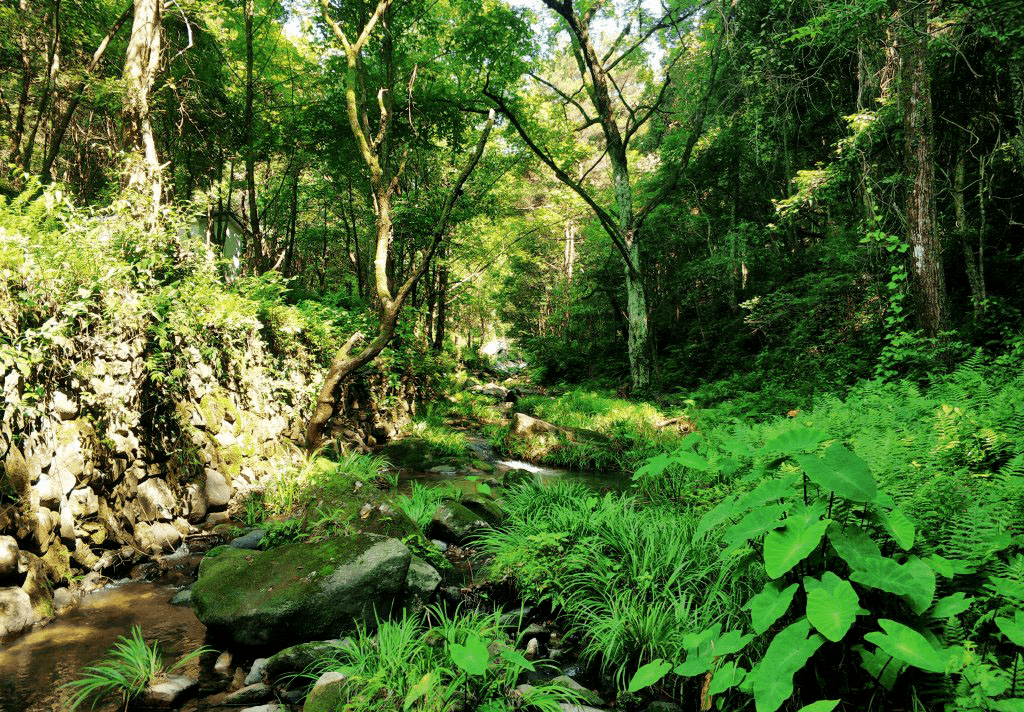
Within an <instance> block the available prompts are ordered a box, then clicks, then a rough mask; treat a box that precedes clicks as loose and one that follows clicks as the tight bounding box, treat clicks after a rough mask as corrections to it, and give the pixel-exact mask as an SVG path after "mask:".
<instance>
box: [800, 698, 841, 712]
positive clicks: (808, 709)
mask: <svg viewBox="0 0 1024 712" xmlns="http://www.w3.org/2000/svg"><path fill="white" fill-rule="evenodd" d="M839 702H840V700H818V701H817V702H812V703H811V704H809V705H804V706H803V707H801V708H800V709H798V710H797V711H796V712H832V710H834V709H835V708H836V706H837V705H838V704H839Z"/></svg>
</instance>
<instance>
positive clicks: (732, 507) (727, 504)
mask: <svg viewBox="0 0 1024 712" xmlns="http://www.w3.org/2000/svg"><path fill="white" fill-rule="evenodd" d="M736 499H737V498H736V497H727V498H725V499H723V500H722V501H721V502H719V503H718V504H716V505H715V506H714V507H713V508H712V509H710V510H709V511H707V512H705V513H704V516H702V517H701V518H700V521H699V522H698V523H697V528H696V529H695V530H694V532H693V538H694V539H698V538H700V537H701V536H703V535H704V534H707V533H708V532H709V531H711V530H712V529H714V528H715V527H717V526H718V525H720V524H722V523H723V522H726V521H728V520H729V519H730V518H731V517H732V516H733V515H734V514H738V513H739V512H738V511H737V509H736Z"/></svg>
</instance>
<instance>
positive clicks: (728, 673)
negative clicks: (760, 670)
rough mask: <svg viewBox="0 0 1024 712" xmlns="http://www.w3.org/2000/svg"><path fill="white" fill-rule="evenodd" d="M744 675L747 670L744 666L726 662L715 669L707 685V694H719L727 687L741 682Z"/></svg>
mask: <svg viewBox="0 0 1024 712" xmlns="http://www.w3.org/2000/svg"><path fill="white" fill-rule="evenodd" d="M746 675H747V671H746V669H745V668H741V667H739V666H737V665H736V663H735V662H728V663H726V664H725V665H723V666H722V667H720V668H718V669H717V670H715V674H714V675H713V676H712V678H711V683H710V684H709V685H708V696H709V697H711V696H714V695H720V694H722V693H723V692H725V691H726V690H728V689H729V688H731V687H735V686H736V685H738V684H740V683H741V682H743V678H744V677H746Z"/></svg>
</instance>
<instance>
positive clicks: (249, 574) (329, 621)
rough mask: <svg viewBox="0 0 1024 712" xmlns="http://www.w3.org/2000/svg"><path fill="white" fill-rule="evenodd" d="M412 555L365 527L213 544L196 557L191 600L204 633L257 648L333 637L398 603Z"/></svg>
mask: <svg viewBox="0 0 1024 712" xmlns="http://www.w3.org/2000/svg"><path fill="white" fill-rule="evenodd" d="M411 560H412V554H411V553H410V551H409V549H408V547H406V545H405V544H403V543H402V542H401V541H399V540H397V539H389V538H387V537H383V536H377V535H373V534H357V535H355V536H351V537H338V538H334V539H329V540H327V541H324V542H320V543H317V544H302V543H299V544H288V545H285V546H281V547H278V548H276V549H271V550H269V551H262V552H260V551H248V550H245V549H234V548H230V547H218V548H217V549H214V550H213V551H211V552H210V553H209V554H207V555H206V557H205V558H204V559H203V562H202V564H200V567H199V579H198V580H197V581H196V583H195V586H193V587H192V606H193V608H194V609H195V612H196V615H197V616H198V617H199V620H201V621H202V622H203V623H204V624H205V625H206V626H207V628H209V631H210V633H211V634H213V635H215V636H219V637H223V638H227V639H229V640H231V641H233V642H234V643H236V644H238V645H240V646H255V647H264V646H269V645H275V646H277V647H278V648H280V647H281V646H282V645H289V644H292V643H302V642H305V641H310V640H318V639H325V638H333V637H336V636H337V635H338V634H339V633H344V632H349V631H354V630H355V628H356V626H357V625H358V624H362V625H365V626H367V627H373V625H374V624H375V621H376V616H377V615H379V616H381V617H386V616H388V615H389V614H390V613H391V609H392V608H398V607H399V606H400V605H401V603H402V601H401V597H402V596H401V593H402V588H403V585H404V584H405V581H406V576H407V574H408V572H409V563H410V561H411Z"/></svg>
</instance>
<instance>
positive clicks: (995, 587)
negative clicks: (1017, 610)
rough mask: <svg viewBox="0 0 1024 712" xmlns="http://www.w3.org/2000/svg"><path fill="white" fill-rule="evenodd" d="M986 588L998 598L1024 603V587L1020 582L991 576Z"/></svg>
mask: <svg viewBox="0 0 1024 712" xmlns="http://www.w3.org/2000/svg"><path fill="white" fill-rule="evenodd" d="M986 588H989V589H991V590H992V591H993V592H994V593H995V594H996V595H997V596H1002V597H1003V598H1009V599H1011V600H1014V601H1024V586H1022V585H1021V584H1020V582H1019V581H1015V580H1013V579H1008V578H1000V577H998V576H989V577H988V584H987V585H986Z"/></svg>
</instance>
